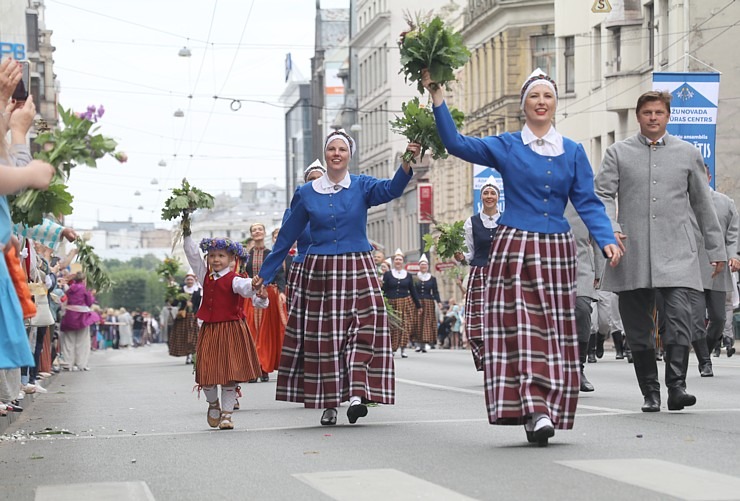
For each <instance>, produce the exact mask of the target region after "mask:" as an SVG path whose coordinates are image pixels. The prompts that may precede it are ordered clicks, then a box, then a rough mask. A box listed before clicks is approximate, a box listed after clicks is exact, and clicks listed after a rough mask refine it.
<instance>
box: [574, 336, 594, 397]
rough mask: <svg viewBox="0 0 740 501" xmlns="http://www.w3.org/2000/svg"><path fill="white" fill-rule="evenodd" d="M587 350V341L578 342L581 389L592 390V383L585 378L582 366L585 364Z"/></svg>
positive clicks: (584, 390)
mask: <svg viewBox="0 0 740 501" xmlns="http://www.w3.org/2000/svg"><path fill="white" fill-rule="evenodd" d="M587 350H588V343H578V358H579V359H580V362H581V391H583V392H589V391H594V385H592V384H591V382H590V381H589V380H588V378H586V373H585V372H583V369H584V366H585V365H586V351H587Z"/></svg>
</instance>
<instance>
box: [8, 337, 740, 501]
mask: <svg viewBox="0 0 740 501" xmlns="http://www.w3.org/2000/svg"><path fill="white" fill-rule="evenodd" d="M692 356H693V355H692ZM712 361H713V362H714V366H715V377H714V378H700V377H699V374H698V371H697V369H696V362H695V360H692V361H691V364H692V365H691V367H690V373H689V380H688V387H689V390H690V391H691V392H693V393H694V394H695V395H696V396H697V399H698V403H697V405H696V406H695V407H692V408H690V409H687V410H684V411H681V412H668V411H667V409H666V408H665V401H666V400H667V395H666V391H665V388H664V389H663V402H664V403H663V409H662V410H661V412H659V413H654V414H644V413H642V412H640V405H641V403H642V398H641V396H640V394H639V390H638V388H637V383H636V380H635V376H634V371H633V369H632V366H631V365H629V364H627V363H626V362H625V361H617V360H615V359H614V354H613V352H612V353H610V352H607V353H606V355H605V356H604V358H603V359H601V360H600V361H599V362H598V363H596V364H589V365H588V366H587V374H588V376H589V378H590V380H591V381H592V382H593V383H594V385H595V386H596V391H595V392H594V393H588V394H582V395H581V399H580V401H579V408H578V415H577V417H576V425H575V428H574V429H573V430H572V431H558V432H556V435H555V437H554V438H553V439H551V441H550V446H549V447H547V448H537V447H535V446H531V445H529V444H527V442H526V439H525V436H524V431H523V430H522V429H521V427H518V426H517V427H508V426H507V427H503V426H490V425H489V424H488V422H487V419H486V415H485V408H484V402H483V385H482V375H481V374H479V373H476V372H475V370H474V369H473V364H472V359H471V357H470V354H469V353H468V352H467V351H447V350H445V351H440V350H434V351H431V352H429V353H426V354H417V353H413V352H412V353H411V355H410V358H408V359H398V358H397V359H396V371H397V384H396V401H397V404H396V405H395V406H380V407H374V408H370V413H369V415H368V417H367V418H364V419H361V420H360V421H359V422H358V423H357V424H356V425H349V424H348V423H347V418H346V414H345V412H346V407H343V408H342V409H340V413H339V424H338V425H337V426H335V427H322V426H320V425H319V418H320V415H321V412H320V411H317V410H312V409H304V408H303V407H301V406H299V405H295V404H288V403H285V402H277V401H275V399H274V393H275V380H274V379H275V377H274V374H273V375H272V380H271V381H270V382H269V383H256V384H245V385H243V391H244V398H243V399H242V400H241V402H242V410H240V411H238V412H236V413H235V414H234V423H235V426H236V428H235V429H234V430H231V431H227V430H224V431H219V430H212V429H210V428H209V427H208V426H207V424H206V418H205V414H206V407H207V404H206V401H205V398H204V396H201V397H200V400H199V399H198V396H197V393H194V392H193V391H192V389H193V384H194V382H193V375H192V373H191V370H192V366H186V365H185V364H184V359H182V358H178V359H175V358H171V357H169V356H168V355H167V352H166V349H165V347H164V346H161V345H158V346H153V347H146V348H139V349H134V350H108V351H105V352H95V353H93V354H92V355H91V368H92V370H91V371H89V372H65V373H62V374H59V375H57V376H55V377H54V378H53V380H52V381H51V382H50V383H49V385H48V389H49V393H48V394H45V395H40V396H37V397H36V398H35V402H34V405H33V406H32V407H31V408H30V409H29V410H28V412H24V413H22V416H21V417H20V419H18V420H17V421H15V422H14V423H12V424H11V425H10V427H9V429H8V430H7V432H6V434H5V435H4V436H2V437H1V439H0V485H2V489H1V490H0V492H2V495H3V496H4V497H6V498H8V499H13V500H33V499H37V500H39V501H45V500H52V499H53V500H65V499H83V500H84V499H110V500H118V499H122V500H123V499H131V500H139V499H149V500H150V499H156V500H159V501H161V500H177V501H183V500H190V499H193V500H196V499H197V500H221V499H223V500H227V499H228V500H239V499H260V500H331V499H337V500H352V501H363V500H378V499H382V500H383V501H393V500H407V499H424V500H429V499H431V500H435V499H439V500H457V499H459V500H464V499H478V500H488V499H502V500H504V499H505V500H509V499H548V500H549V499H568V500H593V499H604V500H612V499H613V500H617V499H619V500H621V499H634V500H652V499H656V500H657V499H661V500H662V499H692V500H703V499H706V500H718V499H740V433H739V431H740V356H736V357H733V358H730V359H728V358H725V357H724V354H723V356H722V358H713V359H712ZM659 364H660V369H661V372H662V363H659ZM39 432H45V433H46V434H39Z"/></svg>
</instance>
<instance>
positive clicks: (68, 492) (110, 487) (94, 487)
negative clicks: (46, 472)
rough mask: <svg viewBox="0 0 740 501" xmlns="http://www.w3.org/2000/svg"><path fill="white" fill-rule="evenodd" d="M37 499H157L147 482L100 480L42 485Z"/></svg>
mask: <svg viewBox="0 0 740 501" xmlns="http://www.w3.org/2000/svg"><path fill="white" fill-rule="evenodd" d="M35 499H36V501H79V500H80V499H105V501H155V499H154V495H152V491H150V490H149V486H148V485H146V482H99V483H89V484H58V485H40V486H39V487H38V488H36V498H35Z"/></svg>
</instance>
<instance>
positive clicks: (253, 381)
mask: <svg viewBox="0 0 740 501" xmlns="http://www.w3.org/2000/svg"><path fill="white" fill-rule="evenodd" d="M256 382H257V378H254V379H250V380H249V381H247V383H256Z"/></svg>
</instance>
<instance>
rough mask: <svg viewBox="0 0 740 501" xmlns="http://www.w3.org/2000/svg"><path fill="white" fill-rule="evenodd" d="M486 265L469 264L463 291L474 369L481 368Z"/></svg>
mask: <svg viewBox="0 0 740 501" xmlns="http://www.w3.org/2000/svg"><path fill="white" fill-rule="evenodd" d="M487 276H488V266H471V267H470V275H469V276H468V290H467V291H466V292H465V335H466V336H467V338H468V344H469V345H470V351H471V353H472V354H473V363H474V364H475V369H476V370H478V371H482V370H483V365H481V352H482V350H483V317H484V316H485V315H484V313H485V299H484V297H483V296H484V292H485V290H486V278H487Z"/></svg>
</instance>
